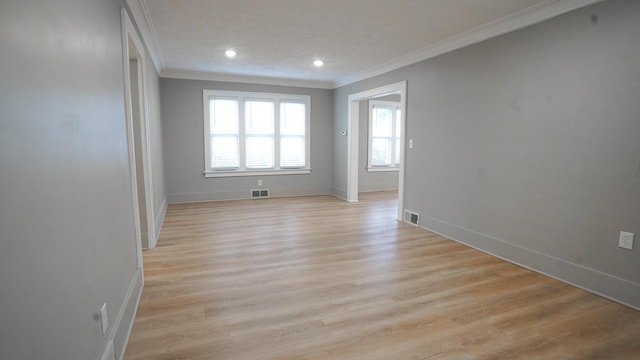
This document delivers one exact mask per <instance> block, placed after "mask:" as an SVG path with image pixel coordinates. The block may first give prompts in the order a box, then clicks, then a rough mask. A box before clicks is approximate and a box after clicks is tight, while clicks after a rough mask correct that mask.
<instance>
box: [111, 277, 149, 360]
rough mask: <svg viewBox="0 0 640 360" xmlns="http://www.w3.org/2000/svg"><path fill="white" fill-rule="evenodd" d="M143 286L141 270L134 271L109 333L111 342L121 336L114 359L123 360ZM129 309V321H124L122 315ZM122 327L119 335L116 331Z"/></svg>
mask: <svg viewBox="0 0 640 360" xmlns="http://www.w3.org/2000/svg"><path fill="white" fill-rule="evenodd" d="M143 286H144V280H143V276H142V269H136V271H135V272H134V274H133V277H132V278H131V281H130V282H129V288H128V289H127V293H126V294H125V297H124V301H123V302H122V305H121V306H120V309H119V310H118V315H117V316H116V320H115V321H114V322H113V325H112V327H111V332H110V333H109V339H110V340H111V341H113V339H115V338H116V336H122V339H123V341H122V346H121V347H120V348H119V349H115V345H114V349H115V354H116V358H117V359H118V360H121V359H124V353H125V351H126V349H127V344H128V343H129V338H130V337H131V331H132V330H133V323H134V320H135V318H136V313H137V311H138V305H139V304H140V297H141V296H142V288H143ZM128 308H131V309H132V310H133V311H132V314H131V318H130V319H124V315H125V314H126V313H127V309H128ZM123 321H127V323H122V322H123ZM121 326H124V328H123V329H122V330H124V334H119V333H118V329H120V328H121Z"/></svg>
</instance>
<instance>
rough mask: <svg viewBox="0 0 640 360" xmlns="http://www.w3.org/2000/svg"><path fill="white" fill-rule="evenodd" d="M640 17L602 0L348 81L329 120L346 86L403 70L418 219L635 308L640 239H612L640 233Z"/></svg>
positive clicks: (341, 109)
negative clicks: (626, 243) (628, 244)
mask: <svg viewBox="0 0 640 360" xmlns="http://www.w3.org/2000/svg"><path fill="white" fill-rule="evenodd" d="M596 17H597V21H596V19H595V18H596ZM638 19H640V2H638V1H632V0H627V1H624V0H611V1H606V2H603V3H599V4H596V5H593V6H589V7H586V8H583V9H580V10H577V11H573V12H571V13H568V14H565V15H562V16H559V17H556V18H554V19H552V20H549V21H546V22H543V23H541V24H538V25H535V26H531V27H528V28H525V29H522V30H519V31H516V32H512V33H509V34H507V35H503V36H500V37H498V38H494V39H491V40H488V41H485V42H482V43H479V44H476V45H474V46H470V47H467V48H464V49H461V50H458V51H455V52H452V53H449V54H446V55H443V56H439V57H437V58H433V59H430V60H427V61H424V62H421V63H418V64H414V65H412V66H408V67H405V68H402V69H399V70H396V71H393V72H390V73H387V74H383V75H381V76H378V77H376V78H372V79H368V80H366V81H362V82H359V83H355V84H351V85H348V86H345V87H342V88H340V89H337V90H336V91H335V127H336V129H342V128H346V126H347V125H346V122H347V116H346V115H347V96H348V94H351V93H356V92H360V91H363V90H367V89H371V88H375V87H378V86H382V85H385V84H389V83H393V82H397V81H401V80H408V95H407V101H408V108H407V119H408V124H407V137H408V138H412V139H414V140H415V148H414V149H409V150H407V162H406V168H407V171H406V187H405V190H406V194H405V207H406V208H407V209H409V210H412V211H415V212H418V213H420V215H421V217H420V225H421V226H423V227H425V228H428V229H431V230H434V231H437V232H439V233H442V234H444V235H446V236H449V237H451V238H454V239H457V240H459V241H461V242H464V243H467V244H470V245H472V246H475V247H477V248H480V249H482V250H484V251H487V252H490V253H493V254H495V255H498V256H501V257H504V258H506V259H508V260H510V261H513V262H516V263H519V264H522V265H524V266H527V267H530V268H533V269H536V270H538V271H540V272H543V273H547V274H549V275H551V276H555V277H558V278H561V279H563V280H564V281H568V282H572V283H574V284H577V285H579V286H582V287H585V288H589V289H590V290H591V291H594V292H597V293H601V294H604V295H605V296H608V297H611V298H614V299H617V300H618V301H620V302H623V303H626V304H630V305H632V306H635V307H636V308H640V258H639V255H638V254H639V248H638V247H637V246H636V248H635V249H634V250H633V251H628V250H624V249H619V248H618V247H617V243H618V234H619V231H620V230H625V231H630V232H633V233H636V236H638V234H640V141H638V135H640V118H639V114H640V101H638V99H640V42H638V39H639V38H640V21H638ZM334 139H335V148H334V190H338V191H340V190H342V189H344V188H346V149H347V144H346V138H344V137H340V136H335V138H334Z"/></svg>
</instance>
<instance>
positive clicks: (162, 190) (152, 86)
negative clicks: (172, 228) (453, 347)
mask: <svg viewBox="0 0 640 360" xmlns="http://www.w3.org/2000/svg"><path fill="white" fill-rule="evenodd" d="M146 61H147V68H146V71H147V72H146V81H147V88H146V90H147V92H146V94H145V95H146V100H147V108H146V109H147V120H148V124H149V129H148V133H149V137H148V139H147V140H148V142H149V162H150V163H151V179H152V183H153V184H152V186H153V199H154V204H153V209H154V216H155V226H156V237H157V235H158V234H160V229H161V227H162V222H163V221H164V216H165V214H166V211H167V189H166V186H165V179H164V177H165V174H164V149H163V142H162V111H161V106H160V77H159V76H158V73H157V71H156V69H155V67H154V64H153V62H152V61H151V56H150V55H149V53H148V52H147V57H146Z"/></svg>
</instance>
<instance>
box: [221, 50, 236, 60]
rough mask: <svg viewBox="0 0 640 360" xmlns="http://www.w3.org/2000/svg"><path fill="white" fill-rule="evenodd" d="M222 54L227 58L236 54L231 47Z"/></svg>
mask: <svg viewBox="0 0 640 360" xmlns="http://www.w3.org/2000/svg"><path fill="white" fill-rule="evenodd" d="M224 54H225V55H227V57H228V58H232V57H234V56H236V52H235V50H232V49H229V50H227V51H225V52H224Z"/></svg>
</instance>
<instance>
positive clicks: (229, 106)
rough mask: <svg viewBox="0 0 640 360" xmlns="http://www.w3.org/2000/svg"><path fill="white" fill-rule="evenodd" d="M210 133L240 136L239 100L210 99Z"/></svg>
mask: <svg viewBox="0 0 640 360" xmlns="http://www.w3.org/2000/svg"><path fill="white" fill-rule="evenodd" d="M209 131H210V133H211V134H238V100H235V99H219V98H211V99H209Z"/></svg>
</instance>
